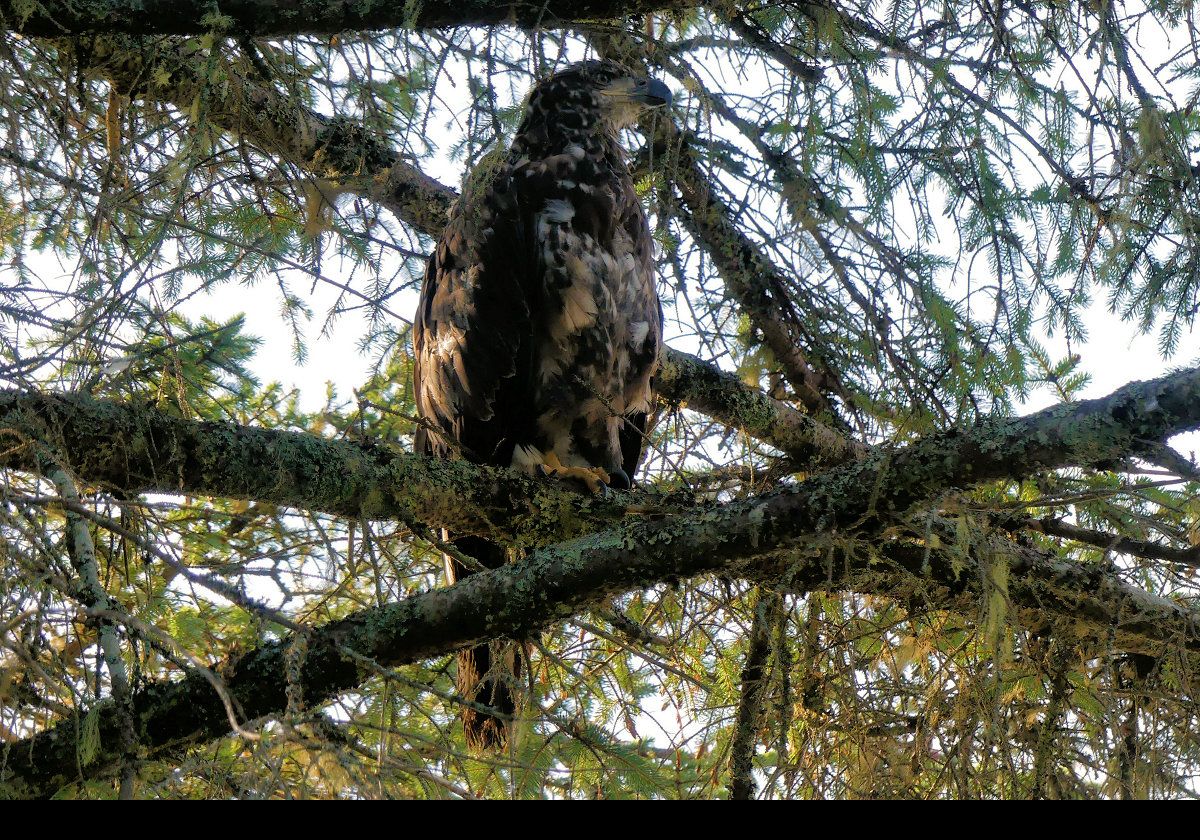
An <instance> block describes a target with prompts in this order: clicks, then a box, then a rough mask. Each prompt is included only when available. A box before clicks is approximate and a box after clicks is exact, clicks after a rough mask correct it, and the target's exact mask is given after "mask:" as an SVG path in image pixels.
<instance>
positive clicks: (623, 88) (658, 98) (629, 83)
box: [528, 61, 671, 132]
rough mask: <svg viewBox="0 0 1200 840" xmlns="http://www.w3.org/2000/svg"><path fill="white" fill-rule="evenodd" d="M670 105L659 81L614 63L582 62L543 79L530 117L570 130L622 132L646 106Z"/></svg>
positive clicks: (531, 101) (532, 100) (668, 94)
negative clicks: (641, 75)
mask: <svg viewBox="0 0 1200 840" xmlns="http://www.w3.org/2000/svg"><path fill="white" fill-rule="evenodd" d="M670 104H671V91H670V89H669V88H668V87H667V86H666V85H665V84H663V83H662V82H660V81H659V80H658V79H647V78H643V77H640V76H637V75H635V74H634V73H632V72H631V71H630V70H629V69H628V68H626V67H622V66H621V65H620V64H617V63H616V62H615V61H581V62H579V63H578V64H572V65H571V66H570V67H567V68H565V69H563V70H560V71H558V72H557V73H555V74H554V75H553V76H551V77H549V78H548V79H546V80H544V81H542V82H541V83H539V84H538V85H537V87H535V88H534V89H533V91H532V93H530V95H529V112H528V114H529V116H528V119H531V120H534V121H539V122H545V123H548V124H552V125H557V126H560V127H561V128H563V129H566V130H568V131H582V132H587V131H593V130H596V129H601V130H607V131H613V132H615V131H619V130H620V129H622V128H625V127H626V126H629V125H632V124H633V123H634V122H636V121H637V118H638V116H639V114H641V112H642V111H643V110H644V109H646V108H655V107H663V106H666V105H670Z"/></svg>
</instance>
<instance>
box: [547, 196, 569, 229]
mask: <svg viewBox="0 0 1200 840" xmlns="http://www.w3.org/2000/svg"><path fill="white" fill-rule="evenodd" d="M542 218H544V219H545V220H546V221H548V222H552V223H554V224H560V225H565V224H566V223H567V222H569V221H571V219H573V218H575V208H574V207H573V206H572V205H571V202H569V201H567V200H566V199H562V198H552V199H550V200H548V201H547V202H546V208H545V209H544V210H543V211H542Z"/></svg>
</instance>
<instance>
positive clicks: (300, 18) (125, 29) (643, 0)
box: [0, 0, 699, 38]
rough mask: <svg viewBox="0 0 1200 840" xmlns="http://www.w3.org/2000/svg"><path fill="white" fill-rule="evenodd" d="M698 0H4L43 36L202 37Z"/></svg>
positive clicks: (464, 22) (443, 23) (513, 19)
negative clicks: (79, 0) (215, 0)
mask: <svg viewBox="0 0 1200 840" xmlns="http://www.w3.org/2000/svg"><path fill="white" fill-rule="evenodd" d="M697 5H699V4H698V3H697V2H695V0H540V2H511V1H509V0H422V2H419V3H365V2H353V1H352V0H222V2H221V3H220V4H214V3H212V2H209V0H98V2H93V3H87V4H81V3H75V2H70V0H41V2H39V3H26V2H19V0H0V22H3V25H4V27H5V28H6V29H8V30H9V31H12V32H19V33H21V34H22V35H29V36H34V37H41V38H56V37H62V36H68V35H92V34H107V35H112V34H123V35H203V34H206V33H209V32H218V33H220V32H233V33H237V34H238V35H243V36H248V37H252V38H264V37H285V36H289V35H300V34H319V35H332V34H337V33H340V32H348V31H350V30H357V31H370V30H377V29H442V28H450V27H456V26H494V25H497V24H508V25H512V26H520V27H526V28H541V29H550V28H560V27H567V26H572V25H574V24H578V23H584V22H588V21H597V20H611V19H613V18H626V17H635V16H637V15H643V14H647V13H650V12H673V11H681V10H683V9H689V8H695V7H696V6H697Z"/></svg>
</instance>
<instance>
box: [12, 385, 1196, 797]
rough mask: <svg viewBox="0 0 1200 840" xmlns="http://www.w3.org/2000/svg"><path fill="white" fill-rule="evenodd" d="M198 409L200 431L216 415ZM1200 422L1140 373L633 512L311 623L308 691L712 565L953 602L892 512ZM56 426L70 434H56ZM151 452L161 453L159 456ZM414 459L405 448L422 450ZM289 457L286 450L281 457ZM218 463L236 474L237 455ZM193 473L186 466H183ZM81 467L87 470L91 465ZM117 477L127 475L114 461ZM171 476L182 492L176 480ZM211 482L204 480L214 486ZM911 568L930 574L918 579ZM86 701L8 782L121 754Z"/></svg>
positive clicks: (1053, 580)
mask: <svg viewBox="0 0 1200 840" xmlns="http://www.w3.org/2000/svg"><path fill="white" fill-rule="evenodd" d="M13 399H20V398H19V397H15V398H13ZM35 399H39V400H44V399H46V398H44V397H40V396H38V397H36V398H35ZM142 411H148V410H146V409H143V410H142ZM0 416H2V415H0ZM14 416H15V418H16V424H17V428H18V429H19V430H20V431H21V434H22V435H28V434H29V433H30V430H29V429H28V427H22V426H21V425H20V424H21V423H22V422H28V420H27V418H24V417H21V416H20V410H19V409H18V410H17V411H16V413H15V415H14V413H13V412H11V411H10V413H9V414H8V416H7V417H5V418H4V420H5V421H6V422H4V425H8V424H9V423H11V422H12V420H13V418H14ZM176 422H187V421H176ZM192 425H193V426H195V427H196V428H197V430H203V429H204V427H205V426H206V425H208V424H200V423H195V424H192ZM1197 428H1200V369H1191V370H1187V371H1183V372H1180V373H1176V374H1173V375H1171V376H1167V377H1163V378H1161V379H1157V380H1152V381H1149V382H1138V383H1133V384H1131V385H1128V386H1126V387H1124V388H1122V389H1120V390H1118V391H1116V392H1114V393H1113V394H1111V395H1109V396H1108V397H1105V398H1103V399H1099V400H1090V401H1087V402H1081V403H1077V404H1073V405H1064V406H1056V407H1054V408H1052V409H1048V410H1046V411H1042V412H1039V413H1037V414H1034V415H1030V416H1028V417H1025V418H1020V419H1015V420H995V421H990V422H987V423H982V424H979V425H976V426H974V427H972V428H970V429H967V430H950V431H948V432H945V433H941V434H936V435H931V436H929V437H927V438H925V439H923V440H921V441H919V442H917V443H914V444H912V445H911V446H907V447H904V448H902V449H897V450H895V451H890V452H889V451H879V452H875V453H872V454H871V455H870V456H869V457H867V458H866V459H864V460H862V461H858V462H854V463H850V464H847V465H844V466H842V467H838V468H835V469H833V470H830V471H829V472H827V473H825V474H823V475H820V476H814V477H812V478H810V479H809V480H807V481H805V482H803V483H802V484H800V485H797V486H794V487H789V488H787V489H785V490H782V491H779V492H775V493H770V494H766V495H762V496H757V497H752V498H749V499H744V500H740V501H737V502H734V503H730V504H725V505H713V506H704V507H700V508H699V509H696V510H691V511H688V512H685V513H680V514H676V515H668V516H665V517H663V518H661V519H654V518H633V517H627V518H626V519H624V520H623V521H622V522H621V523H620V524H619V525H618V526H616V527H614V528H610V529H608V530H604V531H600V532H597V533H591V534H586V535H583V536H580V537H578V538H576V539H573V540H569V541H566V542H560V543H557V544H553V545H548V546H545V547H544V548H541V549H538V550H537V551H535V552H533V553H532V554H531V555H530V556H529V557H528V558H527V559H526V560H525V561H523V562H521V563H519V564H515V565H511V566H507V567H505V568H503V569H498V570H495V571H492V572H488V573H484V574H478V575H473V576H472V577H470V578H468V579H467V580H465V581H463V582H461V583H459V584H457V585H455V586H452V587H450V588H448V589H439V590H435V591H432V592H428V593H425V594H422V595H419V596H415V597H413V598H409V599H407V600H405V601H402V602H399V603H397V604H392V605H389V606H386V607H381V608H377V609H370V610H364V611H362V612H360V613H357V614H355V615H353V616H350V617H349V618H347V619H344V620H342V621H339V622H334V623H331V624H329V625H326V626H324V627H320V628H315V629H312V630H310V631H308V632H307V633H306V645H305V647H306V650H307V653H306V656H305V662H304V667H303V676H302V682H303V685H302V688H303V690H304V696H305V698H306V700H307V702H308V703H310V704H312V703H319V702H321V701H322V700H324V699H327V698H329V697H330V696H332V695H333V694H335V693H336V692H338V691H341V690H345V689H348V688H351V687H353V686H354V685H357V684H358V683H359V682H361V680H362V679H364V678H365V677H366V676H368V675H369V674H370V670H369V668H367V663H378V664H379V665H395V664H402V663H406V662H413V661H416V660H419V659H424V658H428V657H430V656H434V655H437V654H440V653H446V652H449V651H451V650H454V649H456V648H458V647H461V646H463V645H468V644H473V643H477V642H479V641H481V640H483V639H488V638H496V637H499V636H505V635H509V636H517V637H520V636H523V635H527V634H529V633H531V632H533V631H535V630H536V629H537V628H539V627H542V626H544V625H546V624H548V623H551V622H554V621H557V620H561V619H563V618H566V617H569V616H571V615H573V614H575V613H577V612H579V611H581V610H583V609H585V608H586V607H587V606H589V605H591V604H594V603H596V602H597V601H599V600H601V599H603V598H605V597H608V596H611V595H614V594H617V593H619V592H624V591H628V590H630V589H635V588H644V587H647V586H652V585H654V584H656V583H659V582H662V581H664V580H671V579H676V580H677V579H687V578H691V577H695V576H697V575H700V574H705V573H708V572H714V571H718V570H725V571H729V572H731V573H735V574H739V575H741V576H744V577H747V578H749V579H752V580H754V579H757V580H769V581H771V582H772V583H773V585H775V586H778V587H780V588H781V589H783V590H786V591H791V592H807V591H811V590H814V589H840V588H847V589H852V590H854V591H860V592H880V593H886V594H888V595H890V596H892V597H902V596H903V595H904V593H905V592H906V591H907V592H910V593H912V592H914V591H916V589H919V590H920V591H921V592H922V593H923V596H924V597H929V592H928V588H927V585H928V584H932V585H934V586H936V587H938V588H939V589H940V590H941V594H942V596H943V599H942V602H941V603H940V604H939V606H942V607H943V608H953V607H954V606H955V605H957V604H959V603H960V602H958V601H956V598H959V597H961V596H962V595H963V594H964V593H967V594H971V595H974V596H977V595H978V592H977V591H976V589H977V587H978V585H979V583H978V579H977V576H974V575H960V574H959V573H958V572H957V571H956V567H955V564H954V562H953V559H952V558H947V557H943V552H942V551H941V550H940V549H936V548H935V547H933V546H932V545H921V544H918V543H917V542H914V541H913V540H911V539H909V540H901V539H891V540H883V541H879V537H880V535H881V533H882V531H883V530H884V528H885V527H887V526H888V525H894V524H896V523H897V522H899V521H900V520H899V519H898V518H897V517H899V516H900V515H901V514H903V513H904V512H906V511H907V510H909V509H910V508H912V507H913V506H914V505H917V504H919V503H920V502H922V501H925V500H928V499H931V498H934V497H937V496H941V495H943V494H944V493H945V492H946V491H948V490H951V489H953V488H965V487H970V486H973V485H977V484H980V483H982V482H986V481H994V480H997V479H1004V478H1011V479H1016V478H1020V477H1022V476H1026V475H1029V474H1030V473H1032V472H1035V471H1037V470H1043V469H1055V468H1062V467H1068V466H1088V465H1095V464H1099V463H1106V462H1109V461H1111V460H1113V459H1116V458H1123V457H1126V456H1127V455H1128V454H1129V453H1130V452H1136V451H1138V450H1139V449H1140V448H1141V447H1144V446H1147V445H1150V444H1153V443H1155V442H1159V441H1162V440H1164V439H1165V438H1167V437H1169V436H1171V435H1173V434H1177V433H1179V432H1183V431H1188V430H1193V429H1197ZM212 431H215V435H214V439H212V440H211V441H210V443H211V444H212V446H204V445H198V446H193V447H189V451H190V452H194V453H197V456H196V457H198V459H199V461H200V462H201V463H206V464H209V465H210V468H209V469H208V470H206V471H201V472H200V473H199V474H200V475H202V476H203V475H207V476H208V480H211V477H212V476H213V475H217V474H220V473H221V471H222V468H223V467H222V465H221V464H220V463H219V462H220V456H219V454H218V453H219V450H220V446H221V445H222V443H223V444H225V445H227V446H230V447H231V448H232V451H230V452H227V453H225V454H231V455H233V456H234V457H237V458H241V457H244V455H245V452H244V447H243V445H242V444H240V443H239V441H238V440H237V437H238V436H237V435H236V434H232V435H231V433H230V431H229V430H223V429H220V428H218V429H216V430H212ZM274 434H278V433H274ZM135 440H136V439H135ZM314 440H315V439H314ZM52 442H53V443H59V444H62V443H65V442H66V441H64V440H63V438H62V436H59V438H58V439H57V440H53V441H52ZM125 442H126V441H124V440H122V439H113V440H101V439H98V438H93V439H92V441H91V443H92V447H93V448H99V449H103V450H105V451H107V452H109V453H115V455H114V456H113V457H111V458H110V463H119V462H120V460H121V459H122V457H123V456H125V455H128V456H129V457H130V458H131V459H135V460H136V459H139V458H145V457H147V456H146V452H145V451H144V450H143V449H142V447H144V446H145V443H144V442H138V443H135V448H134V449H133V450H132V451H130V452H124V451H123V447H124V444H125ZM300 445H303V446H306V447H312V446H316V445H318V443H314V442H312V441H306V442H304V443H303V444H300ZM337 446H345V444H338V445H337ZM22 450H23V447H22V446H17V447H13V448H11V449H10V450H9V451H8V452H7V453H6V456H5V457H7V458H10V459H12V460H11V461H10V462H9V464H10V465H11V466H17V467H28V466H29V465H30V462H29V461H28V460H27V459H28V455H27V454H25V453H23V451H22ZM280 454H281V455H282V454H283V453H280ZM153 457H154V456H153V451H151V454H150V459H151V460H150V463H153ZM175 457H176V458H179V457H182V458H183V459H184V461H183V463H182V464H180V463H178V462H176V461H172V460H170V459H171V453H170V451H168V452H167V453H166V455H165V458H166V459H167V461H166V463H164V464H163V465H162V466H163V468H162V469H160V470H157V471H156V472H152V473H148V474H147V476H157V475H169V476H178V475H179V469H180V467H181V466H183V467H186V466H187V464H188V463H189V459H190V458H191V457H192V455H189V454H188V453H186V452H181V453H179V454H177V455H176V456H175ZM404 457H405V458H406V459H407V460H409V461H412V462H413V463H417V462H420V461H422V460H423V459H421V458H420V457H419V456H404ZM283 459H284V462H285V463H288V462H289V460H288V456H286V455H283ZM264 466H265V465H264ZM460 467H462V468H464V469H472V468H469V467H466V465H460ZM77 468H78V467H77ZM224 468H225V469H229V470H230V471H231V472H240V470H235V469H232V467H231V465H224ZM347 472H352V470H349V471H347ZM189 474H190V473H188V472H186V471H185V473H184V478H186V477H187V475H189ZM270 474H271V475H275V476H277V475H279V472H278V471H275V472H273V473H270ZM287 474H288V475H289V476H291V475H292V472H291V471H290V470H289V471H288V473H287ZM330 474H333V473H330ZM147 476H143V477H142V478H143V479H145V478H146V477H147ZM81 477H83V478H85V479H88V480H92V477H89V476H87V475H86V474H82V473H81ZM114 477H119V476H114V475H112V474H111V473H110V474H107V475H106V476H105V478H107V479H109V480H111V479H112V478H114ZM300 477H301V478H302V477H303V476H300ZM481 483H482V482H481ZM243 487H244V485H242V484H237V485H235V486H232V487H230V488H229V489H230V490H232V491H233V492H231V493H230V495H235V496H236V495H240V494H241V492H242V490H243ZM123 489H125V490H127V491H130V492H138V491H140V490H143V489H146V488H144V487H142V486H131V487H126V488H123ZM177 489H179V490H182V491H187V490H188V488H187V487H186V486H183V485H179V486H177ZM218 490H219V488H217V487H214V486H208V487H206V492H216V491H218ZM412 513H413V515H414V516H417V517H428V520H427V521H428V522H429V523H430V524H437V521H436V517H437V516H438V515H439V514H438V509H437V506H436V505H430V506H429V508H428V509H426V508H423V507H420V506H418V507H416V508H414V509H413V511H412ZM855 540H862V541H867V542H865V543H863V544H864V545H872V543H871V542H870V541H872V540H873V541H874V552H867V551H841V552H839V558H840V559H839V561H838V562H835V563H832V564H830V563H829V562H828V556H829V552H828V549H829V548H830V547H831V546H838V545H842V546H845V545H847V544H849V543H852V542H853V541H855ZM991 550H992V551H996V552H997V553H999V552H1003V553H1004V555H1005V558H1006V562H1007V563H1008V566H1009V575H1010V582H1009V589H1008V597H1009V599H1010V600H1011V602H1012V603H1013V605H1014V607H1015V609H1016V614H1015V616H1014V618H1016V619H1017V620H1022V619H1025V620H1035V621H1043V622H1044V621H1046V620H1048V619H1062V620H1066V621H1069V622H1071V623H1073V624H1074V625H1075V626H1076V627H1078V628H1080V629H1081V630H1083V629H1085V628H1088V629H1090V630H1091V631H1092V632H1093V633H1094V635H1095V636H1096V637H1098V638H1105V639H1106V640H1107V639H1111V640H1112V644H1114V645H1116V647H1117V649H1120V650H1129V651H1132V652H1137V653H1147V654H1149V655H1153V656H1163V655H1166V654H1169V653H1177V654H1180V655H1184V656H1187V657H1189V658H1188V665H1187V671H1188V672H1189V675H1190V674H1194V673H1196V670H1195V667H1194V666H1193V664H1192V662H1191V656H1192V654H1193V653H1194V652H1196V651H1198V650H1200V613H1198V612H1196V611H1192V610H1188V609H1186V608H1184V607H1182V606H1180V605H1178V604H1175V603H1173V602H1171V601H1168V600H1166V599H1162V598H1156V597H1154V596H1152V595H1149V594H1148V593H1145V592H1141V591H1139V590H1137V589H1135V588H1133V587H1130V586H1128V585H1126V584H1124V583H1123V582H1122V581H1121V580H1120V578H1119V577H1118V576H1117V575H1115V574H1113V573H1112V572H1110V571H1109V570H1107V569H1105V568H1103V567H1100V566H1095V565H1082V564H1073V563H1068V562H1065V561H1061V560H1057V559H1055V558H1051V557H1047V556H1044V555H1042V554H1040V553H1039V552H1037V551H1034V550H1032V549H1029V548H1027V547H1021V546H1016V545H1014V544H1006V545H1001V544H999V543H996V544H995V545H994V546H993V547H992V549H991ZM914 580H916V581H919V582H920V584H922V585H921V586H919V587H916V589H914V585H913V583H914ZM106 617H109V618H111V617H112V616H106ZM290 644H291V642H290V640H284V641H282V642H280V643H278V644H268V645H265V646H263V647H261V648H258V649H256V650H253V651H250V652H248V653H247V654H245V655H244V656H242V657H240V658H239V659H238V660H237V661H235V662H230V663H227V664H226V665H225V666H224V667H222V668H220V669H219V671H220V673H222V674H224V675H225V677H224V679H225V683H226V687H227V691H228V693H229V695H230V696H231V697H232V699H233V700H234V701H235V704H236V705H235V708H237V709H238V710H239V712H240V714H242V715H244V717H245V719H253V718H256V717H260V716H263V715H266V714H270V713H273V712H279V711H281V710H283V709H285V708H287V697H286V694H287V691H286V689H287V668H288V667H289V666H288V663H287V662H286V661H285V660H286V657H287V655H288V649H289V645H290ZM208 680H209V676H207V675H192V676H190V677H188V678H187V679H185V680H183V681H181V682H177V683H160V684H154V685H151V686H149V687H147V688H145V689H143V690H142V691H140V692H138V694H137V696H136V698H135V700H134V715H135V718H136V722H137V726H138V734H139V740H140V743H141V744H142V746H143V747H144V748H146V749H147V750H149V751H150V752H151V753H152V754H153V753H155V752H157V751H161V750H163V749H168V748H171V747H178V746H180V745H183V744H186V743H194V742H196V741H199V740H202V739H206V738H212V737H217V736H219V735H221V734H223V733H224V732H226V731H228V730H229V728H230V726H231V725H230V721H229V719H228V716H227V713H226V710H225V707H224V706H223V705H222V703H221V700H220V699H219V697H218V695H217V694H216V693H215V692H214V691H213V688H212V686H211V685H210V684H209V681H208ZM94 713H95V714H97V715H98V719H99V726H100V736H101V737H100V743H101V744H102V745H107V746H106V748H105V749H101V750H98V751H97V752H96V754H95V756H94V757H93V759H92V761H91V762H90V763H88V764H86V765H84V766H80V764H81V762H80V760H79V756H78V754H77V732H78V728H79V726H80V725H81V717H74V718H68V719H66V720H64V721H62V722H60V723H59V724H57V725H56V726H54V727H52V728H51V729H49V730H47V731H45V732H42V733H40V734H38V735H36V736H34V737H32V738H30V739H27V740H26V741H24V742H20V743H16V744H11V745H6V747H5V749H4V753H3V762H0V766H2V767H3V770H2V771H0V773H2V775H0V781H2V782H3V783H5V784H7V785H8V786H9V788H10V790H11V791H12V792H13V793H14V794H15V795H19V796H44V795H48V794H50V793H52V792H53V791H54V790H56V789H57V788H58V787H61V786H62V785H63V784H65V783H67V782H69V781H71V780H73V779H76V778H79V777H81V776H83V777H90V776H94V775H97V774H100V773H104V772H108V771H110V770H112V769H113V767H114V766H116V764H117V762H118V760H119V756H120V750H119V749H114V748H113V746H112V745H116V744H119V737H118V732H119V727H120V725H121V718H120V716H119V715H118V714H117V712H116V710H115V709H114V708H113V706H112V704H111V703H104V704H101V707H100V708H99V709H98V710H96V711H95V712H94Z"/></svg>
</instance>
